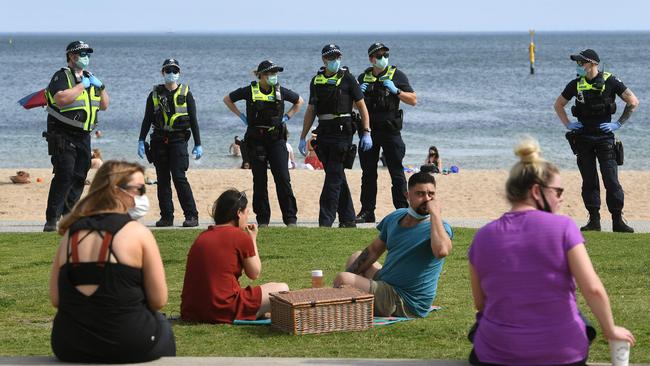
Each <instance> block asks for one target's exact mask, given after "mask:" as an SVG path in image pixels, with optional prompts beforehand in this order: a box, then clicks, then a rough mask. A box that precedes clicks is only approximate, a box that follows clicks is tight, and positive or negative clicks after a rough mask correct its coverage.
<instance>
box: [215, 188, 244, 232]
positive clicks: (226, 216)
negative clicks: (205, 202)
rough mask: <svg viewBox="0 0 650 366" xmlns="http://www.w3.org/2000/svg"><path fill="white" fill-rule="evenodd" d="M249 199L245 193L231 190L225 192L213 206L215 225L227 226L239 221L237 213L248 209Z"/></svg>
mask: <svg viewBox="0 0 650 366" xmlns="http://www.w3.org/2000/svg"><path fill="white" fill-rule="evenodd" d="M247 205H248V199H247V198H246V193H244V191H241V192H240V191H238V190H236V189H234V188H231V189H229V190H227V191H225V192H223V193H222V194H221V195H220V196H219V198H217V200H216V201H214V204H212V218H213V219H214V223H215V225H221V224H226V223H228V222H230V221H233V220H234V221H235V222H238V221H239V216H237V213H238V212H239V211H241V210H244V209H246V206H247Z"/></svg>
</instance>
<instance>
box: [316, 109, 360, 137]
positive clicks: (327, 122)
mask: <svg viewBox="0 0 650 366" xmlns="http://www.w3.org/2000/svg"><path fill="white" fill-rule="evenodd" d="M354 117H355V116H354V114H353V113H342V114H319V115H318V127H317V128H316V133H317V134H323V133H324V134H344V135H354V132H355V131H356V128H355V123H354Z"/></svg>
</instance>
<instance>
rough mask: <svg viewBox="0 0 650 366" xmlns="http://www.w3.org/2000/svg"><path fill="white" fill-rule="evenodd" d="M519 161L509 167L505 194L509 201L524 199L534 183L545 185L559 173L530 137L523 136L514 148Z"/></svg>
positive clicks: (535, 141)
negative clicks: (545, 158)
mask: <svg viewBox="0 0 650 366" xmlns="http://www.w3.org/2000/svg"><path fill="white" fill-rule="evenodd" d="M514 152H515V155H517V156H518V157H519V162H518V163H516V164H515V165H514V166H513V167H512V169H510V176H509V177H508V180H507V181H506V196H507V198H508V201H510V203H515V202H521V201H525V200H526V199H527V198H528V192H529V191H530V188H531V187H532V186H533V185H534V184H540V185H543V186H545V185H546V184H547V183H548V182H549V181H550V180H551V178H552V177H553V176H554V175H556V174H559V173H560V170H559V169H558V168H557V166H555V165H554V164H553V163H550V162H548V161H546V160H544V159H543V158H542V157H541V153H542V150H541V149H540V147H539V143H538V142H537V140H535V139H534V138H532V137H529V136H528V137H525V138H523V139H522V140H521V141H520V142H519V143H518V144H517V146H515V149H514Z"/></svg>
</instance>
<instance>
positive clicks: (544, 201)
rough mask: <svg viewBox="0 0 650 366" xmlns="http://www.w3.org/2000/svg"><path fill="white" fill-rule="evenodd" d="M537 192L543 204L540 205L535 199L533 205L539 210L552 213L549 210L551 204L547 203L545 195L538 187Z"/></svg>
mask: <svg viewBox="0 0 650 366" xmlns="http://www.w3.org/2000/svg"><path fill="white" fill-rule="evenodd" d="M539 194H540V195H541V196H542V202H543V203H544V205H540V204H539V202H537V201H535V206H536V207H537V209H538V210H540V211H545V212H548V213H553V212H552V211H551V205H549V204H548V201H547V200H546V196H545V195H544V191H542V189H541V188H540V191H539Z"/></svg>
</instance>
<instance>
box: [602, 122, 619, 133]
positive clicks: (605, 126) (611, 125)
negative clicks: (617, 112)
mask: <svg viewBox="0 0 650 366" xmlns="http://www.w3.org/2000/svg"><path fill="white" fill-rule="evenodd" d="M619 128H621V123H620V122H618V121H616V122H607V123H601V124H600V130H601V131H603V132H614V131H616V130H618V129H619Z"/></svg>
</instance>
